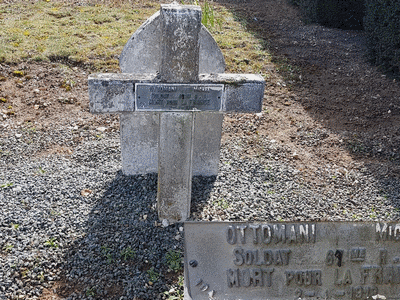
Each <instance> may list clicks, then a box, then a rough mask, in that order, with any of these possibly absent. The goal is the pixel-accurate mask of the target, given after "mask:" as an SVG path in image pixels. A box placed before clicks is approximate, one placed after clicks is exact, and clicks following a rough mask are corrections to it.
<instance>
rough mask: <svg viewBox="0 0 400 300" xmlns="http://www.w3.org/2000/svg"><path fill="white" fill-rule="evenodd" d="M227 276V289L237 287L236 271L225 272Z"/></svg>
mask: <svg viewBox="0 0 400 300" xmlns="http://www.w3.org/2000/svg"><path fill="white" fill-rule="evenodd" d="M226 274H227V276H228V287H233V286H237V287H238V286H239V278H238V269H235V270H232V269H229V270H227V271H226Z"/></svg>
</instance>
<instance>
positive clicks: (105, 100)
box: [88, 73, 265, 113]
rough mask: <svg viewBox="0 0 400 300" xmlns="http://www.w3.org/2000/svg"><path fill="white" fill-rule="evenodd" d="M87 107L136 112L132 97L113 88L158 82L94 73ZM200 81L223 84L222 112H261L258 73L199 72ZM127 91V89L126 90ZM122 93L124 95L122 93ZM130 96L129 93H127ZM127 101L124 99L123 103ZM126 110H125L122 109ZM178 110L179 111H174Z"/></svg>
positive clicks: (262, 83) (152, 77)
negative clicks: (201, 73) (116, 91)
mask: <svg viewBox="0 0 400 300" xmlns="http://www.w3.org/2000/svg"><path fill="white" fill-rule="evenodd" d="M88 82H89V90H90V91H92V90H93V92H91V93H90V94H89V99H90V109H91V112H93V113H102V112H109V113H111V112H113V113H120V112H124V111H135V104H134V102H135V100H134V97H132V99H131V98H128V97H121V95H120V94H118V93H115V94H114V93H112V91H114V90H119V89H121V90H124V91H125V90H128V89H122V88H121V87H122V86H124V85H127V86H128V87H129V88H131V87H132V86H133V85H134V84H136V83H159V82H160V79H159V78H158V77H157V76H155V75H147V76H143V75H135V74H125V73H122V74H106V73H105V74H95V75H90V76H89V80H88ZM201 84H222V85H224V90H223V93H222V98H221V101H222V104H221V109H220V110H219V111H221V112H243V113H245V112H247V113H250V112H260V111H261V109H262V100H263V91H264V87H265V81H264V79H263V78H262V77H261V76H260V75H253V74H213V75H200V78H199V85H201ZM126 93H127V94H128V91H127V92H126ZM123 95H125V94H123ZM129 95H130V96H132V94H129ZM125 101H127V102H125ZM125 109H126V110H125ZM177 111H179V110H177Z"/></svg>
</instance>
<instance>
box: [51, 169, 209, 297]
mask: <svg viewBox="0 0 400 300" xmlns="http://www.w3.org/2000/svg"><path fill="white" fill-rule="evenodd" d="M214 181H215V176H214V177H202V176H198V177H194V178H193V189H192V198H193V199H195V200H193V201H194V202H196V203H197V202H198V203H201V202H203V201H206V199H207V197H208V196H209V193H210V192H211V189H212V187H213V183H214ZM156 199H157V174H147V175H138V176H124V175H123V174H122V172H118V173H117V174H116V176H115V179H114V180H113V181H112V182H111V184H108V183H107V188H106V192H105V193H104V194H103V195H102V196H101V197H100V198H99V199H98V200H97V203H96V204H95V205H94V207H93V209H92V210H91V212H90V213H89V217H88V220H87V224H85V227H86V231H85V233H84V234H83V236H81V237H79V238H77V239H76V240H75V241H74V242H73V243H72V244H71V245H70V246H69V251H68V252H67V254H66V255H65V257H64V258H63V262H64V265H63V267H62V269H63V274H62V275H61V277H62V278H63V279H62V280H61V281H60V282H59V283H58V284H56V291H57V295H58V296H62V297H65V298H67V297H71V298H68V299H86V298H89V297H91V298H90V299H110V300H111V299H120V297H121V296H126V297H127V298H122V299H161V297H160V295H161V294H163V293H164V292H165V291H169V290H170V288H171V286H172V285H174V286H176V285H177V282H178V277H179V276H180V275H182V270H183V268H182V262H181V258H182V256H183V232H181V230H180V227H182V224H181V223H177V224H174V225H170V226H168V227H167V228H164V227H162V226H161V222H160V220H159V219H158V216H157V209H156V204H157V201H156ZM167 253H169V254H172V255H170V257H169V258H168V257H166V255H167ZM179 265H180V266H181V267H180V268H179V270H178V271H177V272H175V271H174V270H173V269H174V268H175V266H179ZM178 289H179V288H178ZM173 295H174V294H171V296H173Z"/></svg>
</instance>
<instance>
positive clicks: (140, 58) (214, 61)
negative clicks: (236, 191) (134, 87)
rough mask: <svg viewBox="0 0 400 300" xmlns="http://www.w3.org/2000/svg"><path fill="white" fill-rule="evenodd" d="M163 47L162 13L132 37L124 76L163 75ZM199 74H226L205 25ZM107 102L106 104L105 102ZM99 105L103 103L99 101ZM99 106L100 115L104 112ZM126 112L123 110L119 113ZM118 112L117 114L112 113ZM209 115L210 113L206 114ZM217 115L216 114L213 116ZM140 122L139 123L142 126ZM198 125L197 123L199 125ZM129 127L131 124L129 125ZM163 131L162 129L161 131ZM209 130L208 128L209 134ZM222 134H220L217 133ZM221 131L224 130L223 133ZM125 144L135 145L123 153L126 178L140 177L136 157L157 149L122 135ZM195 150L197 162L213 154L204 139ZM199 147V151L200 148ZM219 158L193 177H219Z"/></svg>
mask: <svg viewBox="0 0 400 300" xmlns="http://www.w3.org/2000/svg"><path fill="white" fill-rule="evenodd" d="M161 45H162V30H161V17H160V12H157V13H155V14H154V15H153V16H152V17H151V18H149V19H148V20H147V21H146V22H145V23H143V25H142V26H140V27H139V29H138V30H136V32H135V33H134V34H133V35H132V36H131V38H130V39H129V40H128V42H127V43H126V45H125V47H124V49H123V51H122V53H121V55H120V60H119V61H120V68H121V71H122V72H124V73H132V74H146V73H151V74H156V73H157V72H159V71H160V66H161ZM199 45H200V48H199V73H223V72H224V71H225V60H224V57H223V55H222V52H221V50H220V49H219V47H218V45H217V43H216V42H215V40H214V38H213V37H212V36H211V34H210V33H209V31H208V30H207V29H206V28H205V27H204V26H203V25H202V26H201V29H200V33H199ZM102 101H104V100H102ZM96 102H101V101H100V100H96ZM100 108H101V105H100V106H99V109H98V111H93V112H98V113H100V112H102V110H101V109H100ZM119 111H122V108H121V109H120V110H119ZM109 112H116V110H113V111H109ZM206 114H208V113H206ZM135 115H136V114H132V116H131V117H130V118H129V122H136V121H135ZM212 115H214V114H212ZM139 120H140V119H138V122H139ZM222 121H223V118H221V117H216V120H214V121H213V124H214V126H218V127H219V128H221V127H222ZM123 122H124V121H121V127H122V126H124V123H123ZM195 122H196V121H195ZM126 125H127V126H129V124H126ZM150 126H151V124H147V125H146V126H142V127H141V128H137V132H136V135H137V136H146V135H149V134H148V131H149V132H152V131H153V130H154V129H152V128H150ZM200 126H201V125H200V124H196V123H195V127H196V128H199V130H200ZM158 130H159V129H158ZM207 130H209V129H207V127H206V128H204V130H200V131H207ZM217 131H218V130H217ZM219 131H220V130H219ZM200 138H205V140H199V139H200ZM121 139H122V140H124V139H125V140H131V144H128V145H124V149H125V151H123V152H122V157H123V164H122V171H123V173H124V174H126V175H136V174H141V171H140V170H139V169H135V168H134V167H132V166H133V165H134V162H135V158H134V156H145V155H146V153H147V152H152V153H153V152H154V151H155V150H157V149H153V148H139V147H137V146H136V145H135V141H134V140H133V139H130V137H125V136H124V133H121ZM213 140H214V141H215V143H216V144H215V145H214V147H213V148H218V149H219V146H220V141H221V137H219V139H215V138H213ZM194 141H195V146H194V149H193V152H194V155H193V156H194V159H195V160H196V157H206V156H209V154H207V153H204V148H203V147H202V146H201V145H202V144H203V143H207V142H208V138H207V137H205V136H204V135H202V136H199V137H194ZM152 145H154V147H156V148H157V147H158V138H157V140H155V143H152ZM198 145H199V147H198ZM125 153H129V154H131V155H133V156H132V157H126V156H125ZM213 153H214V155H215V157H214V159H213V161H214V163H215V164H216V165H209V164H206V165H201V164H195V167H194V169H193V175H203V176H208V175H217V174H218V162H219V152H218V153H216V152H213ZM148 170H149V172H157V170H158V156H156V157H155V160H154V161H153V162H152V164H151V167H150V165H149V168H148Z"/></svg>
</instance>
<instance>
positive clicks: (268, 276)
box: [261, 268, 274, 286]
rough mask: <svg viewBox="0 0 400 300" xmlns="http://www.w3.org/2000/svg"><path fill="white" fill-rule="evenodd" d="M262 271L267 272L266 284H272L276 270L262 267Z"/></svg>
mask: <svg viewBox="0 0 400 300" xmlns="http://www.w3.org/2000/svg"><path fill="white" fill-rule="evenodd" d="M261 271H262V272H263V273H264V274H265V281H264V282H265V284H266V286H271V283H272V272H274V268H267V269H265V268H262V269H261Z"/></svg>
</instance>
